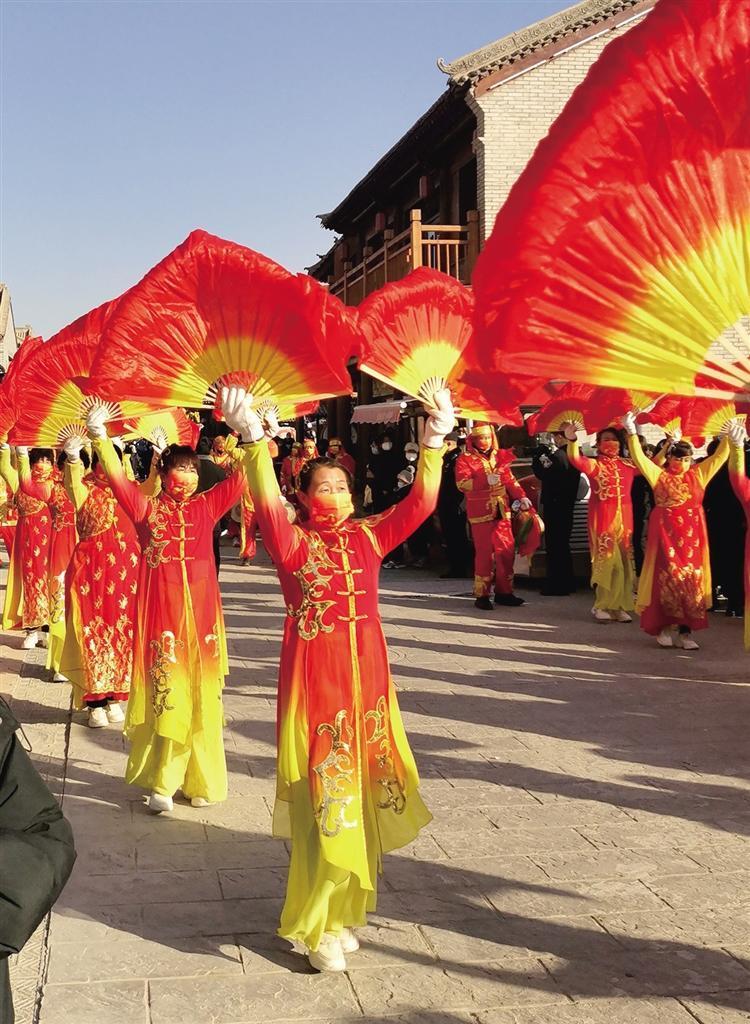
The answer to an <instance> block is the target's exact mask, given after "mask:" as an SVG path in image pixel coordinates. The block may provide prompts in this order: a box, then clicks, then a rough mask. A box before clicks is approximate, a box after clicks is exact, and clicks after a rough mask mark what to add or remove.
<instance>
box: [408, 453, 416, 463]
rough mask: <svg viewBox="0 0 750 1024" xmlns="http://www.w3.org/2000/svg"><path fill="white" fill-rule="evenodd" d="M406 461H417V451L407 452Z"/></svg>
mask: <svg viewBox="0 0 750 1024" xmlns="http://www.w3.org/2000/svg"><path fill="white" fill-rule="evenodd" d="M406 461H407V462H416V461H417V453H416V452H407V453H406Z"/></svg>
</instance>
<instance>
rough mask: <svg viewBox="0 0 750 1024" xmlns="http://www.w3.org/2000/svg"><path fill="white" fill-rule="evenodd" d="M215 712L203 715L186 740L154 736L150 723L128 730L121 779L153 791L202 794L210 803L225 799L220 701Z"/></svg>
mask: <svg viewBox="0 0 750 1024" xmlns="http://www.w3.org/2000/svg"><path fill="white" fill-rule="evenodd" d="M216 705H217V709H218V712H219V713H218V715H216V714H213V715H211V716H210V719H209V720H206V718H208V716H205V717H204V721H203V722H202V723H201V726H202V728H201V729H200V730H199V731H196V730H195V729H194V730H193V732H192V734H191V735H190V736H189V737H188V741H187V743H184V744H182V743H177V742H176V741H175V740H170V739H167V738H166V737H165V736H158V735H157V734H156V733H155V732H154V731H153V729H152V728H151V726H150V725H148V724H144V725H140V726H137V727H136V728H135V729H134V731H133V733H132V741H131V747H130V757H129V758H128V767H127V769H126V771H125V781H126V782H127V783H129V784H130V785H131V786H141V787H142V788H143V789H147V790H149V791H150V792H153V793H161V794H162V795H163V796H173V795H174V794H175V793H176V792H177V790H178V789H181V790H182V792H183V794H184V795H185V796H186V797H187V798H188V800H190V799H192V798H193V797H194V796H200V797H203V799H204V800H209V801H210V802H211V803H218V802H219V801H221V800H226V798H227V764H226V758H225V756H224V737H223V735H222V727H223V715H222V713H221V701H217V702H216Z"/></svg>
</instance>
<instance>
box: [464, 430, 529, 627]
mask: <svg viewBox="0 0 750 1024" xmlns="http://www.w3.org/2000/svg"><path fill="white" fill-rule="evenodd" d="M512 457H513V456H512V453H508V452H501V451H500V450H499V448H498V443H497V435H496V434H495V430H494V428H493V427H492V426H491V425H490V424H489V423H477V424H475V426H474V427H473V429H472V431H471V435H470V437H469V440H468V443H467V445H466V452H465V453H464V454H463V455H460V456H459V457H458V459H457V460H456V485H457V487H458V489H459V490H460V491H461V492H462V493H463V494H464V495H465V496H466V514H467V516H468V518H469V523H470V524H471V535H472V537H473V539H474V598H475V600H474V604H475V605H476V607H477V608H483V609H484V610H485V611H490V610H491V609H492V601H491V600H490V594H491V593H492V590H493V586H494V591H495V598H494V600H495V604H499V605H508V606H510V607H517V606H518V605H521V604H524V600H523V598H522V597H518V596H516V594H514V593H513V562H514V560H515V540H514V538H513V529H512V525H511V505H512V503H513V502H515V501H517V502H518V503H519V507H520V508H521V509H528V508H531V502H530V501H529V499H528V497H527V496H526V492H525V491H524V489H523V487H521V485H520V484H519V482H518V481H517V480H516V478H515V476H514V475H513V473H512V471H511V468H510V462H511V461H512Z"/></svg>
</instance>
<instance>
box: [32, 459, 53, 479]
mask: <svg viewBox="0 0 750 1024" xmlns="http://www.w3.org/2000/svg"><path fill="white" fill-rule="evenodd" d="M51 475H52V466H51V465H50V464H49V462H35V463H34V465H33V466H32V467H31V476H32V478H33V479H34V480H49V478H50V476H51Z"/></svg>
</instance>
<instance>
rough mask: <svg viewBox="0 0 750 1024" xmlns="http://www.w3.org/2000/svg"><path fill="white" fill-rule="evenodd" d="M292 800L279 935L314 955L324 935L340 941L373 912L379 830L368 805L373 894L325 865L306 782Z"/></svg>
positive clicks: (354, 878) (346, 873)
mask: <svg viewBox="0 0 750 1024" xmlns="http://www.w3.org/2000/svg"><path fill="white" fill-rule="evenodd" d="M294 797H295V799H294V802H293V804H292V806H291V822H292V856H291V861H290V863H289V879H288V881H287V889H286V899H285V900H284V907H283V910H282V911H281V923H280V927H279V935H281V936H282V938H285V939H288V940H289V941H290V942H294V941H298V942H303V943H304V944H305V945H306V946H307V947H308V948H309V949H312V950H315V949H317V948H318V946H319V945H320V940H321V937H322V935H323V932H332V933H333V934H334V935H340V934H341V931H342V929H344V928H361V927H363V926H364V925H365V924H366V923H367V912H368V911H373V910H375V905H376V903H377V868H378V859H379V856H378V853H379V851H378V847H377V842H378V840H377V835H378V833H377V824H376V822H375V815H374V810H373V808H372V805H371V804H370V802H369V801H366V803H365V806H366V813H365V833H366V837H367V855H368V860H369V862H370V864H369V866H370V876H371V878H373V879H374V880H375V881H374V884H375V886H376V888H375V889H373V890H370V889H363V888H362V887H361V886H360V884H359V878H358V877H357V875H355V874H352V872H351V871H346V870H345V869H344V868H339V867H336V866H335V865H333V864H330V863H329V862H328V861H326V860H324V859H323V856H322V852H321V847H320V842H319V838H318V836H319V833H318V825H317V822H316V821H315V818H314V815H313V809H312V803H311V801H310V790H309V787H308V784H307V780H306V779H305V780H303V781H302V782H301V783H300V784H298V789H297V792H296V793H295V794H294Z"/></svg>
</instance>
